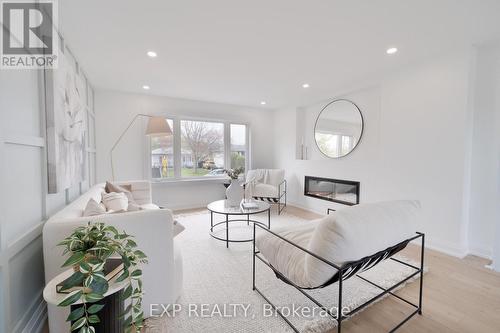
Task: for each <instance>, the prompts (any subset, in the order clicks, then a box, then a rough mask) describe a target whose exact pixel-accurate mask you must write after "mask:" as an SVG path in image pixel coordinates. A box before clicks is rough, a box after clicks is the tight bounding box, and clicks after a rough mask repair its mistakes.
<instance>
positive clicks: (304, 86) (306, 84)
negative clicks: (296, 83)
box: [302, 83, 310, 88]
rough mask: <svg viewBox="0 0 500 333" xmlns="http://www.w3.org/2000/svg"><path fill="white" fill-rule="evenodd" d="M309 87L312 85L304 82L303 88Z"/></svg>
mask: <svg viewBox="0 0 500 333" xmlns="http://www.w3.org/2000/svg"><path fill="white" fill-rule="evenodd" d="M309 87H310V86H309V83H304V84H303V85H302V88H309Z"/></svg>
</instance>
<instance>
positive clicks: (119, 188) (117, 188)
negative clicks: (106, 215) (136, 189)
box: [104, 182, 135, 202]
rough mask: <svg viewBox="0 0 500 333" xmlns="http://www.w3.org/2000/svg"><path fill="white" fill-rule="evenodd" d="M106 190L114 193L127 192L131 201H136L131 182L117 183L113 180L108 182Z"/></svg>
mask: <svg viewBox="0 0 500 333" xmlns="http://www.w3.org/2000/svg"><path fill="white" fill-rule="evenodd" d="M104 190H105V191H106V193H112V192H116V193H125V195H126V196H127V199H128V201H129V202H135V200H134V196H133V195H132V185H129V184H121V185H117V184H113V183H111V182H106V186H104Z"/></svg>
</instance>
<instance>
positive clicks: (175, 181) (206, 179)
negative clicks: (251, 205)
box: [151, 177, 230, 185]
mask: <svg viewBox="0 0 500 333" xmlns="http://www.w3.org/2000/svg"><path fill="white" fill-rule="evenodd" d="M229 182H230V178H229V177H203V178H176V179H152V180H151V183H152V184H158V185H161V184H191V183H193V184H197V183H198V184H199V183H213V184H224V183H229Z"/></svg>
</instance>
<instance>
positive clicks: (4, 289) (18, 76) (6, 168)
mask: <svg viewBox="0 0 500 333" xmlns="http://www.w3.org/2000/svg"><path fill="white" fill-rule="evenodd" d="M84 82H85V78H84ZM88 91H89V96H88V101H87V103H88V109H87V111H88V119H89V124H90V127H92V126H93V122H94V121H93V108H92V104H93V93H92V89H91V87H90V85H88ZM43 92H44V85H43V72H42V71H37V70H0V188H1V191H0V212H1V214H0V333H16V332H21V331H23V332H38V331H39V330H40V329H41V327H42V326H41V325H43V323H44V321H45V319H46V307H45V302H44V301H43V298H42V290H43V287H44V286H45V281H44V280H45V279H44V272H43V255H42V237H41V236H42V235H41V232H42V227H43V223H44V222H45V220H46V219H47V218H48V217H49V216H50V215H51V214H53V213H54V212H56V211H57V210H59V209H60V208H62V207H64V206H65V205H66V204H67V203H69V201H71V200H72V199H73V198H74V197H75V196H77V195H79V194H80V192H82V191H85V190H86V189H87V188H88V187H89V186H90V184H92V183H93V180H92V177H91V175H89V176H88V177H87V181H85V182H82V183H80V184H78V185H76V186H74V187H73V188H71V189H69V190H67V191H63V192H60V193H58V194H50V195H49V194H47V172H46V163H47V161H46V149H45V116H44V115H45V108H44V98H43V97H44V94H43ZM92 141H93V140H92ZM89 148H91V149H90V151H89V153H88V156H89V161H90V163H89V168H90V170H91V174H94V173H95V172H94V167H93V164H92V163H93V162H92V161H94V160H95V156H94V155H95V154H94V153H92V151H95V147H94V146H93V144H92V143H91V142H89Z"/></svg>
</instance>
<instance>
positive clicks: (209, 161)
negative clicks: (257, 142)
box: [150, 118, 249, 180]
mask: <svg viewBox="0 0 500 333" xmlns="http://www.w3.org/2000/svg"><path fill="white" fill-rule="evenodd" d="M167 121H168V123H169V125H170V127H171V128H172V130H173V134H172V135H170V136H159V137H151V139H150V147H151V155H150V156H151V178H152V179H153V180H175V179H185V178H190V179H193V178H200V179H206V178H209V177H219V178H221V177H226V175H225V173H224V169H226V168H238V167H241V168H243V170H247V166H248V162H249V161H248V155H249V154H248V152H249V149H248V125H245V124H237V123H232V122H221V121H207V120H197V119H182V118H179V119H167Z"/></svg>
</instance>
